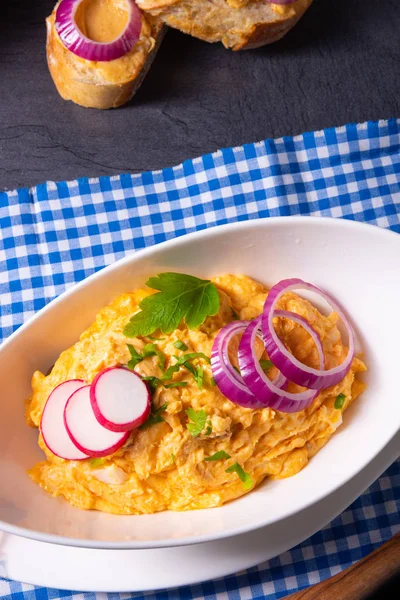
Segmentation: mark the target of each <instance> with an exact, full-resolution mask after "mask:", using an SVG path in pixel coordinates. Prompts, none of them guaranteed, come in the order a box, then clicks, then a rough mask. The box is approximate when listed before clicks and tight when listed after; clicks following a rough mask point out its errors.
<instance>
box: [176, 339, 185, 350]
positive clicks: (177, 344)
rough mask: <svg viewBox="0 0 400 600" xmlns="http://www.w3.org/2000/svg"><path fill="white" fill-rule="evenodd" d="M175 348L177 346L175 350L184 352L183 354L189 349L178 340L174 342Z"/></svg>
mask: <svg viewBox="0 0 400 600" xmlns="http://www.w3.org/2000/svg"><path fill="white" fill-rule="evenodd" d="M174 346H175V348H178V350H182V352H185V350H187V349H188V347H187V346H186V344H184V343H183V342H181V340H176V342H174Z"/></svg>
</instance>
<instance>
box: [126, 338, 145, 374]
mask: <svg viewBox="0 0 400 600" xmlns="http://www.w3.org/2000/svg"><path fill="white" fill-rule="evenodd" d="M127 346H128V350H129V352H130V355H131V359H130V361H129V362H128V369H131V370H132V371H133V369H134V368H135V367H136V365H138V364H139V363H140V362H141V361H142V360H143V356H142V355H141V354H140V352H138V351H137V350H136V348H135V347H134V346H132V344H127Z"/></svg>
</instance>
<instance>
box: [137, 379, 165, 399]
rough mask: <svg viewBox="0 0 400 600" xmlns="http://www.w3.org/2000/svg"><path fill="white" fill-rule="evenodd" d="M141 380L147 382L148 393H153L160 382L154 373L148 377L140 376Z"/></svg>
mask: <svg viewBox="0 0 400 600" xmlns="http://www.w3.org/2000/svg"><path fill="white" fill-rule="evenodd" d="M142 379H143V381H148V382H149V388H150V394H151V395H153V394H154V392H155V391H156V387H157V386H158V384H159V383H162V382H161V381H160V380H159V379H158V377H154V375H149V376H148V377H142Z"/></svg>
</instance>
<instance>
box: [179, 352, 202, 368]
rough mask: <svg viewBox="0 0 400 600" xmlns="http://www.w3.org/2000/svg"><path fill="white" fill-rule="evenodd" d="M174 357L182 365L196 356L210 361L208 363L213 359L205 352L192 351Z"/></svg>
mask: <svg viewBox="0 0 400 600" xmlns="http://www.w3.org/2000/svg"><path fill="white" fill-rule="evenodd" d="M174 358H175V359H176V360H177V361H178V363H179V364H180V365H183V364H184V363H186V362H187V361H188V360H193V359H194V358H202V359H203V360H205V361H206V362H208V364H210V363H211V359H210V358H209V357H208V356H206V355H205V354H204V353H203V352H190V354H184V355H183V356H175V355H174Z"/></svg>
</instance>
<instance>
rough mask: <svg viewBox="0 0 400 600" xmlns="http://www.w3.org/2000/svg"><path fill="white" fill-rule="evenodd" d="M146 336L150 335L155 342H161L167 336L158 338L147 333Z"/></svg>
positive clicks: (150, 338)
mask: <svg viewBox="0 0 400 600" xmlns="http://www.w3.org/2000/svg"><path fill="white" fill-rule="evenodd" d="M146 337H148V338H149V340H153V342H161V341H162V340H165V338H156V337H153V336H152V335H146Z"/></svg>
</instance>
